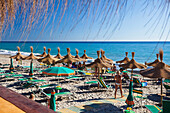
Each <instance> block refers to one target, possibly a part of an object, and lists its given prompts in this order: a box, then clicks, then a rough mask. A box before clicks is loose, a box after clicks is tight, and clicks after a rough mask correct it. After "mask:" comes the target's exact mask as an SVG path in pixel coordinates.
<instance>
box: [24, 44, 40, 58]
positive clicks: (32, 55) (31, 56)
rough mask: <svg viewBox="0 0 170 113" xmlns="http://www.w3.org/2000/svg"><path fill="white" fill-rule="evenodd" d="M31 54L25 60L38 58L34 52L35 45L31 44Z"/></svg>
mask: <svg viewBox="0 0 170 113" xmlns="http://www.w3.org/2000/svg"><path fill="white" fill-rule="evenodd" d="M30 48H31V54H30V55H29V56H27V57H25V58H24V60H33V59H38V58H37V57H36V56H34V54H33V47H32V46H31V47H30Z"/></svg>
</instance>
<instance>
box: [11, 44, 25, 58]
mask: <svg viewBox="0 0 170 113" xmlns="http://www.w3.org/2000/svg"><path fill="white" fill-rule="evenodd" d="M17 48H18V53H17V54H16V55H14V56H11V57H10V58H12V59H16V61H18V60H20V59H22V60H23V59H24V58H25V56H24V55H21V53H20V47H18V46H17Z"/></svg>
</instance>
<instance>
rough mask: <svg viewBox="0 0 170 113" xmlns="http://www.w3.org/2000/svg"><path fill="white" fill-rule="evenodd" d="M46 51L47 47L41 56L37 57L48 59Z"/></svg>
mask: <svg viewBox="0 0 170 113" xmlns="http://www.w3.org/2000/svg"><path fill="white" fill-rule="evenodd" d="M45 51H46V47H44V52H43V53H42V54H41V55H37V56H38V57H46V56H47V53H46V52H45Z"/></svg>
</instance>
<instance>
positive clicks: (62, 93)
mask: <svg viewBox="0 0 170 113" xmlns="http://www.w3.org/2000/svg"><path fill="white" fill-rule="evenodd" d="M45 95H46V96H48V97H49V98H50V97H51V93H49V94H47V93H46V94H45ZM64 95H72V93H71V92H59V93H55V96H64Z"/></svg>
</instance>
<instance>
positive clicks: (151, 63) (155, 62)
mask: <svg viewBox="0 0 170 113" xmlns="http://www.w3.org/2000/svg"><path fill="white" fill-rule="evenodd" d="M156 57H157V59H156V60H155V61H153V62H150V63H147V62H145V65H148V66H153V67H156V65H157V64H158V63H159V62H160V60H159V59H158V57H159V54H156ZM165 66H166V67H168V68H170V66H169V65H167V64H165Z"/></svg>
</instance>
